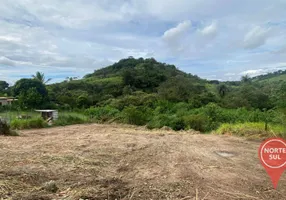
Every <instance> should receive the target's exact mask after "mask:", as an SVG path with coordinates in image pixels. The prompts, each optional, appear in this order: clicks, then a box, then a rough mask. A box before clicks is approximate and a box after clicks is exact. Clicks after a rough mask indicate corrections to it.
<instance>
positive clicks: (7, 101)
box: [0, 97, 18, 106]
mask: <svg viewBox="0 0 286 200" xmlns="http://www.w3.org/2000/svg"><path fill="white" fill-rule="evenodd" d="M17 100H18V99H15V98H13V97H0V106H7V105H12V102H13V101H17Z"/></svg>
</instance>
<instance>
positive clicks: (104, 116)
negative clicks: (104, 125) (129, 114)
mask: <svg viewBox="0 0 286 200" xmlns="http://www.w3.org/2000/svg"><path fill="white" fill-rule="evenodd" d="M84 114H85V115H87V116H89V117H90V118H92V119H95V120H98V121H101V122H105V121H107V120H111V119H114V118H116V116H117V115H118V114H119V110H117V109H116V108H112V107H110V106H105V107H96V108H89V109H86V110H85V111H84Z"/></svg>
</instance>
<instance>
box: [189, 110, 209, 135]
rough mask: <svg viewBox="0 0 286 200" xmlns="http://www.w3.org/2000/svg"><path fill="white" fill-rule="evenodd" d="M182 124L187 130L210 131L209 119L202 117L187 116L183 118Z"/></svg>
mask: <svg viewBox="0 0 286 200" xmlns="http://www.w3.org/2000/svg"><path fill="white" fill-rule="evenodd" d="M184 123H185V125H186V127H187V128H188V129H194V130H196V131H201V132H206V131H210V130H211V127H210V123H211V122H210V119H209V118H208V117H206V116H204V115H199V114H198V115H189V116H185V117H184Z"/></svg>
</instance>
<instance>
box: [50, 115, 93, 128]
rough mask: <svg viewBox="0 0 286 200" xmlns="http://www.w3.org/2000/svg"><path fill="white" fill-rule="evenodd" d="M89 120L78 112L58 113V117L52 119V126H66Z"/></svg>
mask: <svg viewBox="0 0 286 200" xmlns="http://www.w3.org/2000/svg"><path fill="white" fill-rule="evenodd" d="M88 122H90V120H89V119H88V118H87V117H86V116H84V115H83V114H79V113H60V115H59V118H58V119H57V120H55V121H54V123H53V126H66V125H72V124H83V123H88Z"/></svg>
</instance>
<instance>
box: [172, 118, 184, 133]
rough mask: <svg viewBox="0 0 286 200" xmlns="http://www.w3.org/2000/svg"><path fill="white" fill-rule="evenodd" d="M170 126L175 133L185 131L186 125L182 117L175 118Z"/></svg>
mask: <svg viewBox="0 0 286 200" xmlns="http://www.w3.org/2000/svg"><path fill="white" fill-rule="evenodd" d="M168 126H169V127H171V128H172V129H173V130H175V131H179V130H184V129H185V123H184V120H183V119H182V118H180V117H174V118H173V119H172V120H171V121H170V123H168Z"/></svg>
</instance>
